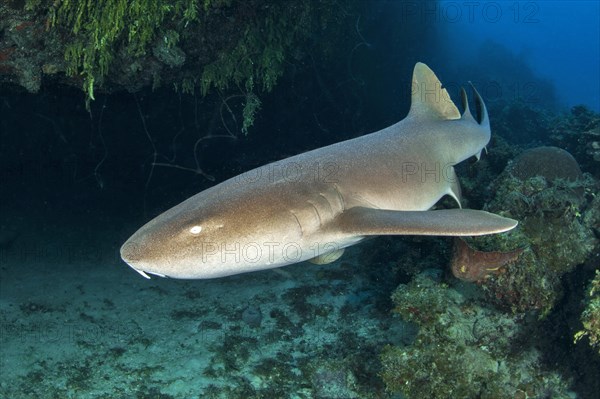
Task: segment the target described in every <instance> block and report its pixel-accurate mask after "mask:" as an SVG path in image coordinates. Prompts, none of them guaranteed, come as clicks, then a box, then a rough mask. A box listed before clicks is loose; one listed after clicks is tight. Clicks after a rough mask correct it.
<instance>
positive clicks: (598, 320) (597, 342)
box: [575, 270, 600, 354]
mask: <svg viewBox="0 0 600 399" xmlns="http://www.w3.org/2000/svg"><path fill="white" fill-rule="evenodd" d="M588 294H589V297H588V302H587V305H586V308H585V310H584V311H583V313H582V314H581V323H582V324H583V329H582V330H580V331H578V332H577V333H576V334H575V342H577V341H579V340H580V339H582V338H583V337H587V338H588V341H589V343H590V345H591V346H592V347H594V348H596V349H597V350H598V354H600V270H596V277H594V279H593V280H592V282H591V283H590V288H589V292H588Z"/></svg>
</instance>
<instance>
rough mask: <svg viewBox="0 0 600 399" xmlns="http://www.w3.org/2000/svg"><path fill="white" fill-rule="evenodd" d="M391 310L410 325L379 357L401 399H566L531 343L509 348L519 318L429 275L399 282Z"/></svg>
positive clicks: (563, 389)
mask: <svg viewBox="0 0 600 399" xmlns="http://www.w3.org/2000/svg"><path fill="white" fill-rule="evenodd" d="M392 298H393V301H394V304H395V305H396V307H395V309H394V311H395V312H396V313H398V314H399V315H400V316H401V317H402V318H403V319H404V320H407V321H410V322H413V323H416V324H417V325H418V326H419V332H418V335H417V338H416V340H415V342H414V343H413V344H412V345H410V346H407V347H399V346H392V345H388V346H387V347H386V348H385V349H384V351H383V353H382V355H381V361H382V371H381V377H382V378H383V380H384V382H385V384H386V387H387V389H388V391H390V392H401V393H402V394H404V395H405V396H406V398H408V399H411V398H490V399H491V398H528V397H529V398H531V397H552V398H568V397H569V394H568V390H567V381H565V380H563V379H562V378H561V377H560V376H559V375H558V374H557V373H553V372H549V371H546V370H544V368H543V367H542V366H541V364H540V354H539V353H538V352H537V350H536V349H535V347H534V346H533V345H521V347H520V348H519V350H518V351H517V350H512V348H513V346H514V345H515V342H516V341H518V338H519V330H520V328H521V327H522V326H521V324H522V323H523V320H522V319H521V318H520V316H510V315H507V314H506V313H503V312H501V311H499V310H496V309H493V308H490V307H486V306H485V300H484V299H483V298H481V296H478V295H477V292H476V291H469V290H468V286H465V285H462V286H458V287H457V288H451V287H448V286H447V285H445V284H443V283H440V282H436V281H435V280H433V279H431V278H430V277H429V274H428V273H423V274H421V275H418V276H416V277H415V278H414V279H413V281H411V282H410V283H409V284H406V285H405V284H401V285H400V286H399V287H398V288H397V290H396V291H395V292H394V293H393V296H392Z"/></svg>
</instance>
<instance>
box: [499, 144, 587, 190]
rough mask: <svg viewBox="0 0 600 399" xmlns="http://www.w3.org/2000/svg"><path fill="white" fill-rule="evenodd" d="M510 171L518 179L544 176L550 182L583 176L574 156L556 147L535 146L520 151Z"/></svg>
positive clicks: (571, 179)
mask: <svg viewBox="0 0 600 399" xmlns="http://www.w3.org/2000/svg"><path fill="white" fill-rule="evenodd" d="M510 173H511V174H512V175H513V176H514V177H516V178H517V179H519V180H527V179H530V178H532V177H536V176H544V178H545V179H546V180H547V181H548V182H549V183H550V184H551V183H552V181H554V180H555V179H565V180H569V181H575V180H579V179H581V178H582V177H583V175H582V174H581V169H580V168H579V164H578V163H577V161H576V160H575V158H574V157H573V156H572V155H571V154H569V152H567V151H565V150H563V149H562V148H558V147H536V148H531V149H529V150H526V151H524V152H522V153H521V154H519V156H518V157H517V158H516V159H515V160H514V161H513V162H512V163H511V165H510Z"/></svg>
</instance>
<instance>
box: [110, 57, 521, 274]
mask: <svg viewBox="0 0 600 399" xmlns="http://www.w3.org/2000/svg"><path fill="white" fill-rule="evenodd" d="M473 94H474V97H475V104H476V108H477V112H476V115H477V119H475V117H473V115H472V114H471V112H470V111H469V106H468V101H467V95H466V93H465V91H464V89H461V99H462V106H463V109H464V111H463V113H462V115H461V114H460V112H459V111H458V109H457V107H456V105H455V104H454V103H453V102H452V100H451V99H450V96H449V95H448V92H447V91H446V89H445V88H443V87H442V84H441V83H440V81H439V80H438V78H437V77H436V75H435V74H434V73H433V71H432V70H431V69H430V68H429V67H428V66H427V65H425V64H423V63H417V64H416V65H415V68H414V72H413V78H412V93H411V107H410V111H409V113H408V115H407V116H406V118H404V119H403V120H401V121H400V122H398V123H396V124H394V125H392V126H389V127H387V128H385V129H383V130H380V131H378V132H375V133H371V134H367V135H364V136H361V137H358V138H354V139H351V140H347V141H343V142H340V143H336V144H332V145H329V146H326V147H322V148H318V149H315V150H312V151H309V152H305V153H302V154H299V155H296V156H293V157H290V158H287V159H283V160H280V161H277V162H274V163H271V164H268V165H265V166H262V167H259V168H257V169H254V170H251V171H248V172H246V173H243V174H241V175H239V176H237V177H234V178H231V179H229V180H226V181H224V182H222V183H220V184H217V185H215V186H213V187H211V188H209V189H207V190H205V191H202V192H200V193H198V194H196V195H194V196H192V197H191V198H189V199H187V200H185V201H184V202H182V203H180V204H179V205H176V206H175V207H173V208H171V209H169V210H167V211H166V212H164V213H162V214H160V215H159V216H157V217H156V218H154V219H153V220H151V221H149V222H148V223H147V224H145V225H144V226H142V227H141V228H140V229H139V230H138V231H137V232H135V233H134V234H133V235H132V236H131V237H130V238H129V239H128V240H127V241H126V242H125V243H124V244H123V246H122V247H121V257H122V259H123V260H124V261H125V262H126V263H127V264H128V265H129V266H131V267H132V268H133V269H135V270H136V271H137V272H139V273H140V274H141V275H142V276H144V277H146V278H149V274H152V275H157V276H161V277H172V278H182V279H207V278H216V277H223V276H229V275H234V274H239V273H246V272H251V271H257V270H263V269H271V268H278V267H281V266H285V265H290V264H294V263H298V262H303V261H306V260H312V261H313V262H315V263H329V262H332V261H334V260H336V259H337V258H339V257H340V256H341V254H342V253H343V250H344V248H346V247H348V246H351V245H354V244H356V243H358V242H360V241H362V240H364V239H366V238H368V237H372V236H378V235H436V236H477V235H484V234H495V233H501V232H505V231H508V230H511V229H512V228H514V227H515V226H516V225H517V221H515V220H512V219H509V218H505V217H502V216H499V215H495V214H492V213H488V212H485V211H481V210H472V209H462V208H461V207H460V201H461V194H460V186H459V182H458V179H457V176H456V174H455V171H454V165H456V164H458V163H459V162H461V161H464V160H465V159H467V158H470V157H473V156H475V157H477V158H479V156H480V155H481V151H482V150H483V149H484V148H485V146H486V145H487V144H488V142H489V140H490V123H489V118H488V113H487V110H486V107H485V104H484V102H483V100H482V99H481V97H480V95H479V93H478V92H477V90H476V89H475V88H474V87H473ZM446 195H449V196H451V197H453V198H454V199H455V200H456V202H457V203H458V206H459V208H454V209H441V210H431V208H432V207H433V206H434V205H435V204H436V203H437V202H438V201H439V200H440V199H441V198H442V197H444V196H446Z"/></svg>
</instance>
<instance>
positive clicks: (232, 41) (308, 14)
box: [0, 0, 356, 133]
mask: <svg viewBox="0 0 600 399" xmlns="http://www.w3.org/2000/svg"><path fill="white" fill-rule="evenodd" d="M355 5H356V2H351V3H348V4H347V5H346V6H345V12H344V13H340V10H339V4H338V3H337V1H335V0H327V1H320V2H313V1H309V0H303V1H299V2H295V3H294V5H293V6H289V5H288V4H286V3H285V2H280V1H273V0H251V1H240V0H176V1H167V0H158V1H154V0H141V1H135V2H130V1H127V0H105V1H67V0H58V1H53V0H25V1H10V2H6V3H5V4H0V83H1V82H11V83H16V84H18V85H20V86H22V87H25V88H26V89H27V90H28V91H31V92H37V91H38V90H39V88H40V85H41V82H42V77H45V78H46V79H52V80H57V81H59V82H60V83H66V84H70V85H76V86H79V87H81V88H82V89H83V90H84V92H85V93H86V98H87V100H88V105H89V100H93V99H94V96H95V94H94V92H95V90H98V89H101V90H103V91H108V92H111V91H114V90H119V89H127V90H129V91H137V90H139V89H140V88H142V87H144V86H153V87H156V86H159V85H161V84H163V85H164V84H167V85H172V86H173V87H175V88H176V89H178V90H181V91H184V92H193V91H194V90H195V87H199V88H200V90H201V93H202V94H203V95H206V94H207V93H208V92H209V91H211V90H213V89H218V90H219V91H225V92H229V93H235V94H237V95H243V96H244V97H245V103H244V109H243V117H244V125H243V132H244V133H246V132H247V128H248V127H249V126H250V125H252V122H253V117H254V113H255V112H256V111H257V110H258V108H259V107H260V102H259V101H258V97H257V95H256V94H258V93H260V92H263V91H270V90H271V89H272V88H273V86H274V85H275V84H276V82H277V81H278V79H279V78H280V77H281V75H282V74H283V70H284V65H285V63H286V62H290V60H291V59H292V58H293V57H296V58H301V57H302V54H307V53H308V51H306V52H303V51H302V48H303V45H305V44H306V43H308V42H312V41H313V40H312V38H313V37H314V36H319V35H320V34H322V33H323V32H327V34H328V35H329V39H330V40H328V41H327V43H325V42H320V41H314V43H313V44H311V46H310V47H311V50H312V51H313V52H316V53H318V54H325V53H326V52H327V51H328V50H329V48H330V46H336V40H337V39H340V40H343V38H344V35H343V31H344V29H349V30H351V29H354V25H353V22H352V21H351V19H352V18H348V16H349V15H350V12H349V11H351V10H353V7H354V6H355ZM336 38H337V39H336Z"/></svg>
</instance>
